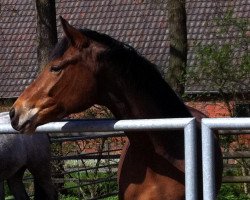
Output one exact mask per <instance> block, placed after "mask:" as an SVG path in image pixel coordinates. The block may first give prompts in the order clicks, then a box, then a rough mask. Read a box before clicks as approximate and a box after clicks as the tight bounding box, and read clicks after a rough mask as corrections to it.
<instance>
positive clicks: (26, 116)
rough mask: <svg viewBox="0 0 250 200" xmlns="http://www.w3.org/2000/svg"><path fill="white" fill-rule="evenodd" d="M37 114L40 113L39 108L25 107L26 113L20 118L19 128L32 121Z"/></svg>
mask: <svg viewBox="0 0 250 200" xmlns="http://www.w3.org/2000/svg"><path fill="white" fill-rule="evenodd" d="M26 110H28V111H26ZM37 113H38V108H32V109H27V107H24V112H23V114H22V115H20V117H19V121H18V126H19V127H21V126H22V125H23V124H25V123H26V122H27V121H29V120H31V119H32V118H33V117H34V116H35V115H36V114H37Z"/></svg>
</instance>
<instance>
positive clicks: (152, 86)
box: [51, 29, 191, 117]
mask: <svg viewBox="0 0 250 200" xmlns="http://www.w3.org/2000/svg"><path fill="white" fill-rule="evenodd" d="M80 31H81V33H82V34H84V35H85V36H87V37H88V38H90V39H91V40H94V41H96V42H98V43H101V44H104V45H105V46H107V50H106V51H105V52H103V53H101V54H100V55H99V56H98V60H99V63H104V61H105V62H108V63H110V67H111V68H112V69H109V70H112V71H113V72H114V73H115V74H117V75H118V76H119V77H121V79H122V80H126V83H128V84H129V85H130V86H131V87H133V88H134V89H136V90H138V91H140V92H145V93H147V94H149V95H150V96H151V97H152V98H154V100H155V101H156V103H157V105H158V106H160V107H161V108H162V110H163V111H164V110H165V113H166V117H186V116H191V115H190V113H189V112H188V110H187V108H186V107H185V105H184V104H183V103H182V101H181V100H180V99H179V97H178V96H177V95H176V94H175V92H174V91H173V90H172V89H171V88H170V86H169V85H168V84H167V83H166V82H165V80H164V79H163V78H162V76H161V74H160V72H159V71H158V70H157V67H156V65H154V64H152V63H151V62H150V61H148V60H147V59H145V58H144V57H142V56H141V55H140V54H138V52H137V51H136V50H135V49H134V48H133V47H131V46H129V45H127V44H125V43H122V42H120V41H117V40H115V39H114V38H112V37H110V36H108V35H106V34H101V33H98V32H96V31H92V30H89V29H80ZM69 46H70V44H69V41H68V40H67V39H66V38H63V39H62V40H61V41H60V42H59V43H58V44H57V45H56V47H55V48H54V50H53V52H52V55H51V59H55V58H56V57H60V56H62V55H63V53H64V52H65V51H66V50H67V48H68V47H69ZM176 110H178V112H176Z"/></svg>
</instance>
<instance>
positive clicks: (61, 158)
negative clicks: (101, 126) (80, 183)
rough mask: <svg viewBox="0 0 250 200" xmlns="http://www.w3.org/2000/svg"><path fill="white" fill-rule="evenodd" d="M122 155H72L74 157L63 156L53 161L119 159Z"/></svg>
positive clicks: (54, 158)
mask: <svg viewBox="0 0 250 200" xmlns="http://www.w3.org/2000/svg"><path fill="white" fill-rule="evenodd" d="M119 158H120V154H114V155H107V154H106V155H98V154H95V155H89V154H80V155H72V156H61V157H52V159H53V160H80V159H85V160H86V159H89V160H92V159H119Z"/></svg>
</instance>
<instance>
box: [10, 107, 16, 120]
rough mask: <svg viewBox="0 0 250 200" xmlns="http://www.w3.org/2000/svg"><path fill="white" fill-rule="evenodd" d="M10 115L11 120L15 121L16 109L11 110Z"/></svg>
mask: <svg viewBox="0 0 250 200" xmlns="http://www.w3.org/2000/svg"><path fill="white" fill-rule="evenodd" d="M9 115H10V119H13V118H14V117H15V108H11V109H10V113H9Z"/></svg>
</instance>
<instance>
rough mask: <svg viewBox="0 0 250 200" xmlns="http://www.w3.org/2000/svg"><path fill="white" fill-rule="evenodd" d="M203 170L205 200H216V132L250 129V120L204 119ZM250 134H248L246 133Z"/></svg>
mask: <svg viewBox="0 0 250 200" xmlns="http://www.w3.org/2000/svg"><path fill="white" fill-rule="evenodd" d="M201 125H202V169H203V199H204V200H215V199H216V194H215V172H214V171H215V169H214V164H213V163H214V162H215V161H214V152H213V149H214V140H213V131H214V130H235V129H236V130H243V129H250V118H205V119H202V123H201ZM245 133H246V134H248V133H247V132H245Z"/></svg>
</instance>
